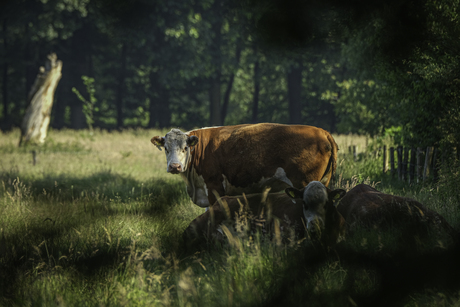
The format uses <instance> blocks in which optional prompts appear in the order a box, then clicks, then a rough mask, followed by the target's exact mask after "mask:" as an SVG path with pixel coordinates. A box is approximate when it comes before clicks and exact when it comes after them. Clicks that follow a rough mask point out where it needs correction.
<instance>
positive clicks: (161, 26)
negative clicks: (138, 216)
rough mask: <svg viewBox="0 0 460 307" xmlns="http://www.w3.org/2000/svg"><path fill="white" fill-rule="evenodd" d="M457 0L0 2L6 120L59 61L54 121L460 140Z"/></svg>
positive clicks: (4, 123) (17, 116)
mask: <svg viewBox="0 0 460 307" xmlns="http://www.w3.org/2000/svg"><path fill="white" fill-rule="evenodd" d="M458 4H459V3H458V1H454V0H442V1H437V0H436V1H435V0H423V1H415V0H406V1H375V2H372V3H371V2H366V1H352V2H351V1H350V2H348V1H335V0H326V1H316V0H311V1H300V0H289V1H275V0H273V1H268V2H267V1H262V0H235V1H230V0H225V1H214V0H205V1H141V0H137V1H121V0H117V1H108V0H86V1H83V0H81V1H70V0H41V1H40V0H18V1H9V2H7V3H6V4H3V5H2V7H1V9H0V25H1V27H0V29H1V33H0V53H1V59H0V71H1V73H0V80H1V81H0V86H1V93H0V101H1V103H0V110H1V115H0V116H1V117H0V120H1V128H2V129H9V128H11V127H14V126H19V124H20V122H21V119H22V116H23V115H24V110H25V108H26V105H25V104H26V101H27V94H28V91H29V90H30V88H31V86H32V83H33V81H34V79H35V76H36V74H37V72H38V67H39V66H41V65H43V61H44V59H46V56H47V54H49V53H50V52H51V51H52V52H56V53H57V55H58V57H59V59H61V60H62V62H63V70H62V80H61V82H60V84H59V86H58V89H57V92H56V96H55V104H54V107H53V112H52V121H51V126H52V127H54V128H63V127H69V128H73V129H81V128H86V127H87V122H86V117H85V109H84V104H83V102H82V101H81V100H80V99H78V97H77V95H75V94H74V93H73V92H72V88H76V89H77V90H78V91H79V92H80V93H82V94H83V95H84V96H88V93H87V92H86V87H85V86H84V84H83V81H82V76H88V77H90V78H93V79H94V86H95V96H96V98H97V102H95V105H94V109H93V113H92V114H93V115H92V116H93V120H94V123H93V126H95V127H101V128H108V129H121V128H124V127H148V128H154V127H158V128H162V127H170V126H180V127H184V128H192V127H201V126H208V125H223V124H237V123H249V122H253V123H256V122H281V123H302V124H310V125H315V126H320V127H323V128H325V129H327V130H330V131H333V132H340V133H347V132H354V133H366V134H371V135H381V134H385V133H388V131H393V132H394V131H397V133H399V134H401V135H402V136H403V137H404V140H405V141H406V142H414V143H415V142H418V144H417V145H421V144H420V140H426V142H429V143H431V144H430V145H433V142H439V141H442V142H445V143H453V144H455V143H456V144H458V143H459V142H460V137H459V132H458V131H459V129H457V128H458V127H457V126H458V122H459V115H460V110H459V107H458V103H457V99H458V98H457V97H458V92H459V90H458V79H460V78H459V76H458V74H459V71H460V69H459V67H460V61H459V59H458V57H459V56H458V54H460V53H459V52H458V51H460V50H459V49H460V43H459V41H458V39H457V38H458V37H459V35H458V34H459V32H460V31H459V29H460V27H459V26H458V21H459V18H458V14H457V10H456V8H458Z"/></svg>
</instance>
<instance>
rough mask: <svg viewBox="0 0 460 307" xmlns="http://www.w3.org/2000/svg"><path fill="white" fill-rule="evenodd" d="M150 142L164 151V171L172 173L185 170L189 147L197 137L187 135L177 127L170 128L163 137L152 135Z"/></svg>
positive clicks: (196, 140)
mask: <svg viewBox="0 0 460 307" xmlns="http://www.w3.org/2000/svg"><path fill="white" fill-rule="evenodd" d="M151 142H152V143H153V144H154V145H156V146H157V147H158V149H160V150H161V147H164V149H165V153H166V163H167V165H166V171H167V172H168V173H172V174H179V173H183V172H185V171H186V170H187V167H188V159H189V156H190V148H191V147H193V146H195V145H196V144H197V143H198V137H197V136H195V135H192V136H188V135H187V134H185V133H183V132H182V131H180V130H179V129H171V131H170V132H168V133H167V134H166V135H165V136H164V137H159V136H154V137H153V138H152V139H151Z"/></svg>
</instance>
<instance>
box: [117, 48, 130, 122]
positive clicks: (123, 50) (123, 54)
mask: <svg viewBox="0 0 460 307" xmlns="http://www.w3.org/2000/svg"><path fill="white" fill-rule="evenodd" d="M126 54H127V47H126V43H123V45H122V47H121V67H120V74H119V75H118V89H117V98H116V104H117V129H120V128H122V127H123V95H124V93H125V91H124V83H125V77H126Z"/></svg>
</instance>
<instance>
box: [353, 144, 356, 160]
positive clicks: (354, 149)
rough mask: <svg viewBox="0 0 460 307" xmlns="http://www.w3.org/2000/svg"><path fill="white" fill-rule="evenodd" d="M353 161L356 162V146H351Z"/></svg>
mask: <svg viewBox="0 0 460 307" xmlns="http://www.w3.org/2000/svg"><path fill="white" fill-rule="evenodd" d="M353 159H354V160H355V161H356V145H353Z"/></svg>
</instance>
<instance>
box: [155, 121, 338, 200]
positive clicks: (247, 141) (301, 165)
mask: <svg viewBox="0 0 460 307" xmlns="http://www.w3.org/2000/svg"><path fill="white" fill-rule="evenodd" d="M151 142H152V143H153V144H154V145H156V146H157V147H158V149H160V150H161V148H162V147H164V149H165V152H166V160H167V168H166V169H167V171H168V172H169V173H172V174H181V176H182V177H183V178H184V179H185V182H186V185H187V193H188V195H189V196H190V197H191V199H192V201H193V202H194V203H195V204H197V205H198V206H200V207H208V206H210V205H211V204H214V202H215V201H216V196H215V194H214V191H215V192H217V194H218V195H221V196H222V195H242V194H243V193H246V194H250V193H260V192H262V191H263V190H264V188H265V187H270V188H271V191H272V192H276V191H281V190H283V189H284V186H285V184H288V185H290V186H294V187H298V188H302V187H304V186H306V185H307V184H308V183H309V182H310V181H315V180H317V181H321V182H322V183H324V184H325V185H326V186H327V185H328V184H329V182H330V180H331V178H332V176H333V174H334V172H335V169H336V164H337V163H336V160H337V150H338V148H337V144H336V143H335V141H334V139H333V138H332V136H331V134H330V133H329V132H327V131H325V130H323V129H320V128H316V127H311V126H302V125H281V124H268V123H265V124H255V125H238V126H225V127H214V128H204V129H198V130H192V131H189V132H186V133H183V132H182V131H180V130H179V129H172V130H171V131H170V132H168V133H167V134H166V135H165V136H164V137H160V136H154V137H153V138H152V139H151ZM279 182H283V183H284V185H281V186H280V185H278V183H279Z"/></svg>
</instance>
